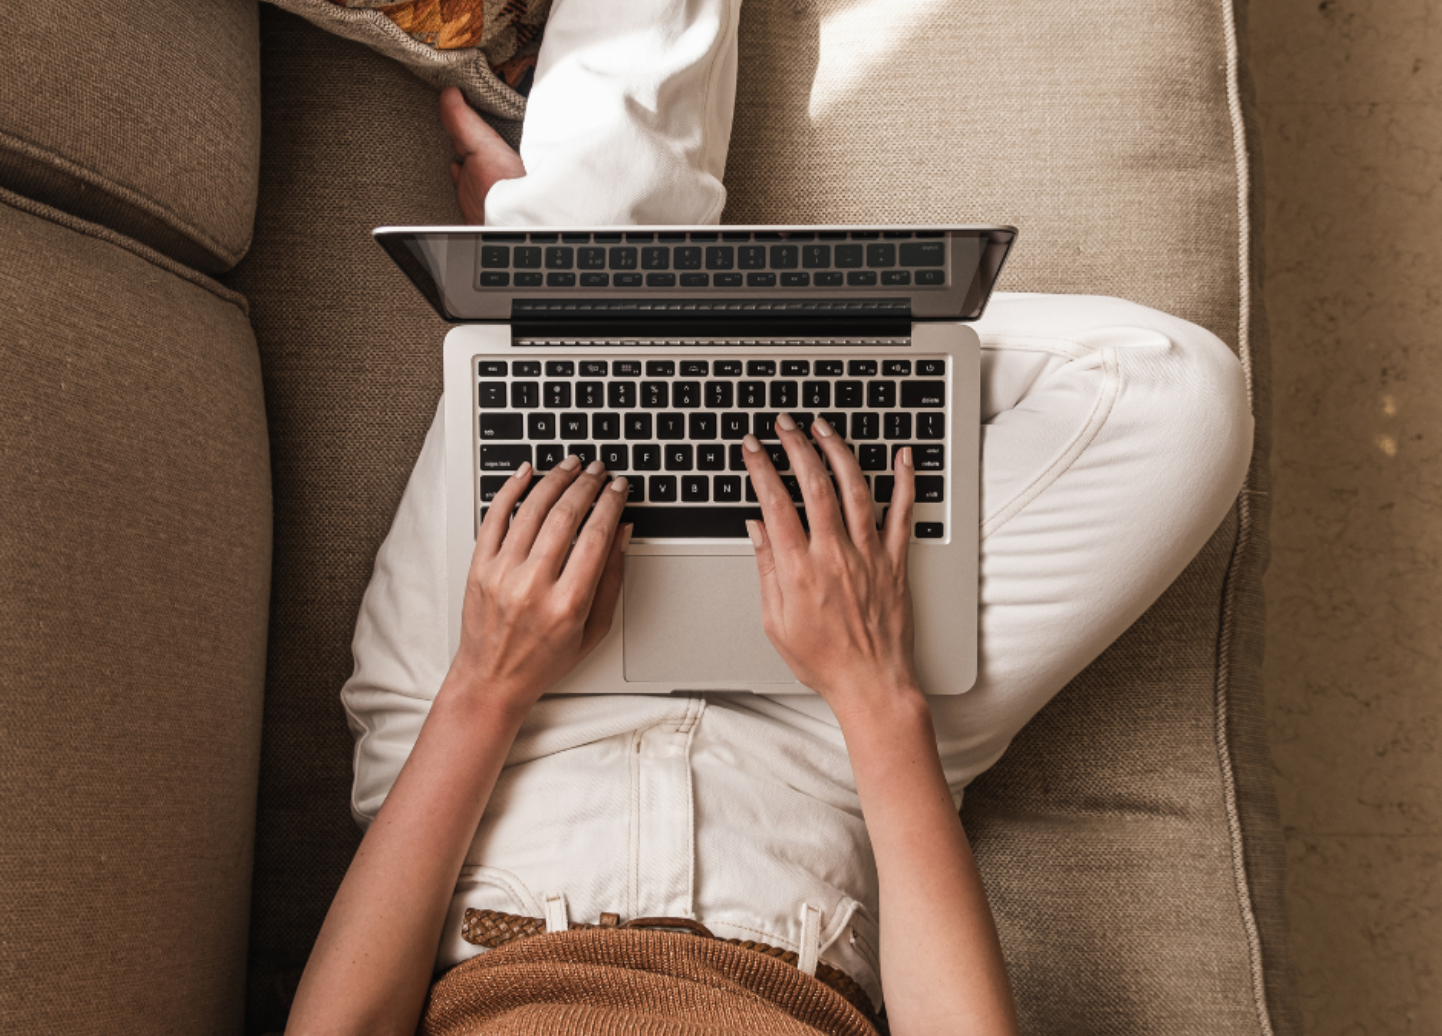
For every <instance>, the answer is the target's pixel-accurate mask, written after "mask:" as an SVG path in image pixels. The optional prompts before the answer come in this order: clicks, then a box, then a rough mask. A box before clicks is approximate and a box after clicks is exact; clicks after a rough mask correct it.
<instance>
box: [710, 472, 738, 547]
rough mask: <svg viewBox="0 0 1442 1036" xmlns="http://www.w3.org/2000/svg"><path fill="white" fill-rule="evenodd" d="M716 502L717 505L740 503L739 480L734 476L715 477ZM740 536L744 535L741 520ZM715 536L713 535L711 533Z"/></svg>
mask: <svg viewBox="0 0 1442 1036" xmlns="http://www.w3.org/2000/svg"><path fill="white" fill-rule="evenodd" d="M715 488H716V502H717V503H718V504H736V503H740V502H741V479H740V478H739V477H737V476H736V475H717V476H716V486H715ZM741 534H742V535H743V536H744V535H745V534H746V526H745V523H744V520H743V523H742V526H741ZM712 535H715V533H712Z"/></svg>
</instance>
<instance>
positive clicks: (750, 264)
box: [736, 245, 766, 270]
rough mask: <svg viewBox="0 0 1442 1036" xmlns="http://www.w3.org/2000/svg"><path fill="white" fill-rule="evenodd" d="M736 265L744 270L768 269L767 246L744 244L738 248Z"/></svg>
mask: <svg viewBox="0 0 1442 1036" xmlns="http://www.w3.org/2000/svg"><path fill="white" fill-rule="evenodd" d="M736 265H737V266H739V267H740V268H741V269H743V270H764V269H766V246H765V245H742V246H741V247H740V248H738V249H736Z"/></svg>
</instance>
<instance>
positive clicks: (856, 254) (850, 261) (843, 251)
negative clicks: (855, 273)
mask: <svg viewBox="0 0 1442 1036" xmlns="http://www.w3.org/2000/svg"><path fill="white" fill-rule="evenodd" d="M863 258H865V250H864V249H863V248H862V246H861V245H837V246H836V265H837V266H839V267H840V268H841V269H843V270H850V269H854V268H856V267H858V266H860V265H861V261H862V259H863Z"/></svg>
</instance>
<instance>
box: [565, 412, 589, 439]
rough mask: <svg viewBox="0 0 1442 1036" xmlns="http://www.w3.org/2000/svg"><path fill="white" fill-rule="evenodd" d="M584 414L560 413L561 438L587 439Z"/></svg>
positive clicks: (586, 422)
mask: <svg viewBox="0 0 1442 1036" xmlns="http://www.w3.org/2000/svg"><path fill="white" fill-rule="evenodd" d="M588 424H589V422H588V421H587V420H586V415H585V414H562V415H561V438H562V439H589V438H590V435H589V434H588V428H587V425H588Z"/></svg>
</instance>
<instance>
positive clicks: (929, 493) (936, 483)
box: [916, 475, 946, 504]
mask: <svg viewBox="0 0 1442 1036" xmlns="http://www.w3.org/2000/svg"><path fill="white" fill-rule="evenodd" d="M945 485H946V477H945V476H944V475H917V476H916V502H917V503H918V504H940V503H945V502H946V501H945V498H944V493H945V490H944V489H943V488H942V487H943V486H945Z"/></svg>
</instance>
